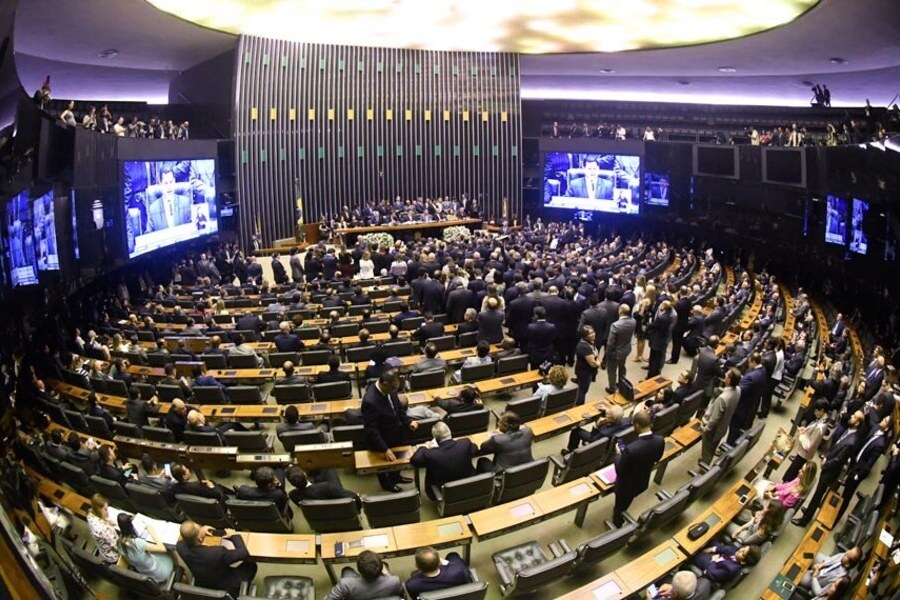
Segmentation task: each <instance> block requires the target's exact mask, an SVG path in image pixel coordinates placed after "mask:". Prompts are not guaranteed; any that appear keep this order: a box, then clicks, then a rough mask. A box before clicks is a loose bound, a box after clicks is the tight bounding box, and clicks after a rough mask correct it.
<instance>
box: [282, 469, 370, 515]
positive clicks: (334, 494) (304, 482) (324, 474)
mask: <svg viewBox="0 0 900 600" xmlns="http://www.w3.org/2000/svg"><path fill="white" fill-rule="evenodd" d="M310 475H311V476H312V477H311V478H310ZM310 475H307V474H306V472H304V471H303V469H301V468H300V467H298V466H297V465H292V466H290V467H288V468H287V471H286V472H285V478H286V479H287V481H288V483H290V484H291V485H292V486H294V489H292V490H291V491H290V492H288V497H289V498H290V499H291V502H293V503H294V504H296V505H298V506H299V505H300V502H301V501H302V500H339V499H341V498H353V499H355V500H356V506H357V508H361V507H362V500H361V499H360V497H359V495H358V494H357V493H356V492H353V491H351V490H348V489H345V488H344V486H343V485H342V484H341V478H340V476H339V475H338V472H337V471H336V470H335V469H322V470H321V471H318V472H316V473H314V474H313V473H310Z"/></svg>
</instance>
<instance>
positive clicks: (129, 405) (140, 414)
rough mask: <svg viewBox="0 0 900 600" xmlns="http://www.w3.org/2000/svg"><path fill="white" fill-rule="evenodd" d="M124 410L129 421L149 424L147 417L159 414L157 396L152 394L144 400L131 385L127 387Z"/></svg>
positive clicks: (141, 425)
mask: <svg viewBox="0 0 900 600" xmlns="http://www.w3.org/2000/svg"><path fill="white" fill-rule="evenodd" d="M173 368H174V366H173ZM125 412H126V415H127V420H128V422H129V423H131V424H132V425H137V426H138V427H144V426H145V425H148V424H149V418H148V417H155V416H157V415H158V414H159V398H157V397H156V396H153V397H152V398H150V400H144V399H143V398H141V392H140V390H139V389H138V388H137V387H135V386H131V387H130V388H128V400H127V401H126V402H125Z"/></svg>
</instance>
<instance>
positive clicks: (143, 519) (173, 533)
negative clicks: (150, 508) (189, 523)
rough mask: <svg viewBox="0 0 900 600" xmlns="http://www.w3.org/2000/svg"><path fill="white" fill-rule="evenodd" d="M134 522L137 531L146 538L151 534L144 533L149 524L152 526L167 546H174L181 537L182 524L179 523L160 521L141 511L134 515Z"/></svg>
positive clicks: (161, 541)
mask: <svg viewBox="0 0 900 600" xmlns="http://www.w3.org/2000/svg"><path fill="white" fill-rule="evenodd" d="M132 522H133V523H134V530H135V532H136V533H137V534H138V535H139V536H141V537H142V538H144V539H150V535H149V534H147V535H144V533H145V532H146V530H147V526H148V525H150V526H152V527H153V531H154V532H155V533H156V537H158V538H159V541H160V543H162V544H164V545H166V546H174V545H175V544H177V543H178V539H179V538H180V537H181V525H179V524H178V523H170V522H169V521H160V520H159V519H154V518H151V517H148V516H147V515H142V514H140V513H138V514H136V515H134V520H133V521H132Z"/></svg>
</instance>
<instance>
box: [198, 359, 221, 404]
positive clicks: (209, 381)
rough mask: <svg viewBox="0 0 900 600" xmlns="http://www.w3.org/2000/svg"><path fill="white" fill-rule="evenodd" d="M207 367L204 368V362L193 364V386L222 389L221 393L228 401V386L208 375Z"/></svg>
mask: <svg viewBox="0 0 900 600" xmlns="http://www.w3.org/2000/svg"><path fill="white" fill-rule="evenodd" d="M207 371H208V369H207V368H206V363H203V362H201V363H200V364H199V365H195V366H194V386H193V387H197V386H201V387H217V388H220V389H221V390H222V395H223V396H224V397H225V401H226V402H227V401H228V388H227V387H225V384H224V383H222V382H221V381H219V380H218V379H216V378H215V377H213V376H212V375H209V374H208V373H207Z"/></svg>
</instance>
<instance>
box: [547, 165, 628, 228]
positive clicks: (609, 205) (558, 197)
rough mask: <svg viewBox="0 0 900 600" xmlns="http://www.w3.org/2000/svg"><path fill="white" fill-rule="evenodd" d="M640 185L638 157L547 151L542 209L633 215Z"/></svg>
mask: <svg viewBox="0 0 900 600" xmlns="http://www.w3.org/2000/svg"><path fill="white" fill-rule="evenodd" d="M640 182H641V157H640V156H630V155H622V154H586V153H581V154H575V153H569V152H548V153H547V155H546V157H545V159H544V206H545V207H549V208H566V209H572V210H589V211H600V212H608V213H620V214H629V215H636V214H638V213H639V212H640V202H639V200H640V197H639V195H638V190H639V188H640Z"/></svg>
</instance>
